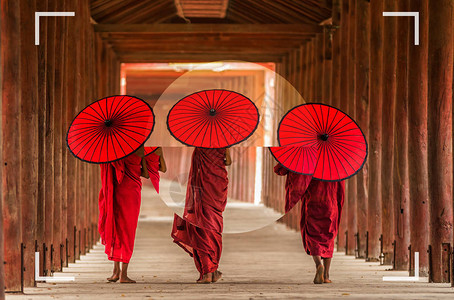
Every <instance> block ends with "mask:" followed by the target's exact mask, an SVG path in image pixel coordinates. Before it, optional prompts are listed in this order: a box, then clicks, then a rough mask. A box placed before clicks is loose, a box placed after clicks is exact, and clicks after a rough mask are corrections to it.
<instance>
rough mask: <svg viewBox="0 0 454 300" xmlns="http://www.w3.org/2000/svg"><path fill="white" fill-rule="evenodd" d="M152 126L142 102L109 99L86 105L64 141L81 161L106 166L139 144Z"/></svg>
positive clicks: (124, 97) (122, 97) (130, 98)
mask: <svg viewBox="0 0 454 300" xmlns="http://www.w3.org/2000/svg"><path fill="white" fill-rule="evenodd" d="M154 123H155V119H154V114H153V110H152V109H151V107H150V106H149V105H148V104H147V103H146V102H145V101H143V100H141V99H139V98H136V97H133V96H127V95H120V96H110V97H106V98H103V99H100V100H97V101H95V102H93V103H92V104H90V105H88V106H87V107H86V108H84V109H83V110H82V111H81V112H80V113H79V114H78V115H77V116H76V117H75V118H74V120H73V121H72V123H71V125H70V126H69V129H68V133H67V135H66V142H67V146H68V148H69V150H70V151H71V153H72V154H73V155H74V156H75V157H77V158H78V159H80V160H82V161H85V162H89V163H95V164H102V163H109V162H113V161H116V160H119V159H122V158H124V157H126V156H128V155H130V154H131V153H133V152H135V151H136V150H137V149H138V148H139V147H140V146H141V145H143V144H144V143H145V141H146V140H147V139H148V138H149V136H150V134H151V132H152V131H153V127H154Z"/></svg>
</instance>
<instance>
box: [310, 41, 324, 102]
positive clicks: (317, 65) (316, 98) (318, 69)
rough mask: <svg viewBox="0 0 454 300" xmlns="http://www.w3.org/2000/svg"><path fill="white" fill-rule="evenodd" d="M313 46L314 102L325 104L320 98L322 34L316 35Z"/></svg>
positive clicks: (321, 87)
mask: <svg viewBox="0 0 454 300" xmlns="http://www.w3.org/2000/svg"><path fill="white" fill-rule="evenodd" d="M314 45H315V54H314V58H315V60H314V62H315V81H314V86H315V96H314V99H313V100H314V101H315V102H321V103H325V102H326V99H323V98H322V95H323V89H324V87H325V86H324V82H323V59H324V51H323V34H322V33H318V34H317V35H316V37H315V40H314Z"/></svg>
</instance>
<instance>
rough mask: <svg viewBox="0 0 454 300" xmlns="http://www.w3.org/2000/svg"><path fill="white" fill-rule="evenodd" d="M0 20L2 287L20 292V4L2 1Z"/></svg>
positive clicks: (8, 0)
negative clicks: (0, 69) (0, 26)
mask: <svg viewBox="0 0 454 300" xmlns="http://www.w3.org/2000/svg"><path fill="white" fill-rule="evenodd" d="M1 20H2V28H1V30H2V31H1V45H2V47H1V65H2V88H3V89H2V113H3V115H2V130H3V138H2V141H3V144H2V151H3V166H2V168H3V173H2V201H3V203H2V206H3V207H2V208H3V210H2V213H3V236H4V241H5V242H4V257H3V258H4V268H5V269H4V270H5V277H4V280H5V282H4V284H5V288H6V291H20V290H21V271H20V267H21V264H20V261H21V242H22V236H21V206H20V202H19V198H18V178H20V156H19V155H18V149H19V136H18V133H17V129H18V128H19V109H20V96H21V94H20V38H18V37H19V36H20V7H19V2H17V1H14V0H5V1H2V2H1ZM2 263H3V262H2Z"/></svg>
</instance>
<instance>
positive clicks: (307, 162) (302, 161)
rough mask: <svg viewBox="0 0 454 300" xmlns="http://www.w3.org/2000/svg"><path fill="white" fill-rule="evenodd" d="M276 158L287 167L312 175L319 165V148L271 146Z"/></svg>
mask: <svg viewBox="0 0 454 300" xmlns="http://www.w3.org/2000/svg"><path fill="white" fill-rule="evenodd" d="M269 149H270V152H271V154H272V155H273V156H274V158H275V159H276V160H277V161H278V162H279V163H280V164H281V165H283V166H285V167H286V168H287V169H289V170H291V171H293V172H296V173H300V174H304V175H312V174H314V172H315V167H316V165H317V149H315V148H313V147H291V146H289V147H270V148H269Z"/></svg>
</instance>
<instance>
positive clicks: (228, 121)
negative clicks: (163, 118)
mask: <svg viewBox="0 0 454 300" xmlns="http://www.w3.org/2000/svg"><path fill="white" fill-rule="evenodd" d="M258 123H259V112H258V109H257V107H256V106H255V104H254V103H253V102H252V101H251V100H249V99H248V98H247V97H245V96H243V95H241V94H239V93H236V92H233V91H228V90H218V89H214V90H204V91H199V92H196V93H193V94H191V95H188V96H186V97H184V98H183V99H181V100H180V101H178V102H177V103H176V104H175V105H174V106H173V107H172V109H171V110H170V112H169V114H168V116H167V128H168V129H169V131H170V134H172V136H173V137H175V139H177V140H178V141H179V142H181V143H183V144H185V145H188V146H194V147H200V148H226V147H230V146H233V145H235V144H238V143H241V142H242V141H244V140H246V139H247V138H249V137H250V136H251V135H252V134H253V133H254V131H255V130H256V129H257V126H258Z"/></svg>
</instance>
